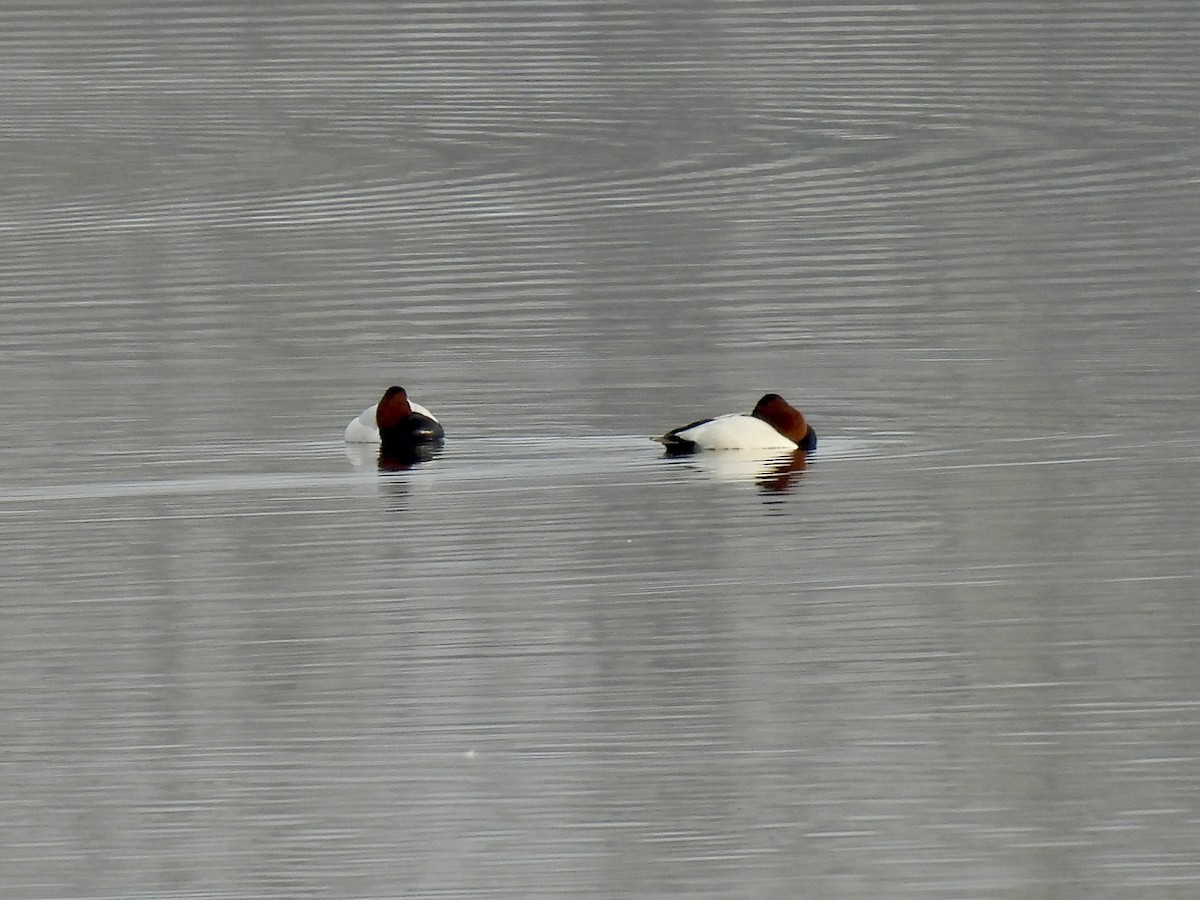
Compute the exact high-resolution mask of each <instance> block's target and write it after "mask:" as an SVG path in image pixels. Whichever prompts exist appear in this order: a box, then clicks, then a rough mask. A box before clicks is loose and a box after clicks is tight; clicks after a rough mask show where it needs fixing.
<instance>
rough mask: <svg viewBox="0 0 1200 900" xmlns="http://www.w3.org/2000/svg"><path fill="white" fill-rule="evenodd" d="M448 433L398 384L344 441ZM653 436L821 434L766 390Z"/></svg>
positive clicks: (803, 437) (750, 438)
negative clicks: (748, 407) (741, 405)
mask: <svg viewBox="0 0 1200 900" xmlns="http://www.w3.org/2000/svg"><path fill="white" fill-rule="evenodd" d="M445 437H446V432H445V429H443V428H442V423H441V422H439V421H438V419H437V416H435V415H434V414H433V413H431V412H430V411H429V410H427V409H426V408H425V407H424V406H422V405H421V404H419V403H414V402H413V401H411V400H409V399H408V392H407V391H405V390H404V388H402V387H400V386H398V385H392V386H391V387H390V388H388V389H387V390H386V391H385V392H384V394H383V397H382V398H380V400H379V402H378V403H376V404H375V405H374V406H368V407H367V408H366V409H364V410H363V411H362V413H361V414H360V415H357V416H355V417H354V418H353V419H351V420H350V424H349V425H347V426H346V441H347V442H349V443H352V444H379V445H380V449H381V450H382V452H383V453H385V454H387V453H396V452H406V451H412V450H413V449H415V448H420V447H426V446H429V445H431V444H438V443H440V442H441V441H442V440H443V439H444V438H445ZM654 440H656V441H658V442H659V443H661V444H663V445H664V446H665V447H666V448H667V453H668V454H671V455H683V454H687V453H695V452H696V451H697V450H779V451H780V452H795V451H797V450H800V451H803V452H804V453H811V452H812V451H813V450H816V449H817V433H816V432H815V431H813V430H812V426H810V425H809V424H808V423H807V422H805V421H804V416H803V415H802V414H801V412H800V410H798V409H796V408H795V407H794V406H792V405H790V404H789V403H788V402H787V401H786V400H784V399H783V398H782V397H780V396H779V395H778V394H767V395H765V396H764V397H763V398H762V399H761V400H759V401H758V403H756V404H755V405H754V409H753V410H752V411H751V413H750V415H748V416H746V415H742V414H741V413H729V414H727V415H723V416H716V417H715V418H712V419H700V420H699V421H697V422H692V423H691V424H690V425H684V426H682V427H680V428H675V429H672V430H671V431H668V432H667V433H666V434H664V435H663V436H662V437H657V438H654Z"/></svg>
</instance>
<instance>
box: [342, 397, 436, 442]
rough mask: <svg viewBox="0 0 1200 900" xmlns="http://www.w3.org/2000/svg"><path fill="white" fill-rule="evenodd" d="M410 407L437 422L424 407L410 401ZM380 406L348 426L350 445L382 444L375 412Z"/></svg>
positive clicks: (366, 412)
mask: <svg viewBox="0 0 1200 900" xmlns="http://www.w3.org/2000/svg"><path fill="white" fill-rule="evenodd" d="M408 405H409V406H410V407H412V411H413V412H415V413H419V414H420V415H422V416H428V417H429V418H431V419H433V421H435V422H437V421H438V417H437V416H435V415H434V414H433V413H431V412H430V411H429V410H427V409H426V408H425V407H423V406H422V405H421V404H420V403H413V402H412V401H411V400H409V401H408ZM378 406H379V404H378V403H376V404H374V405H372V406H368V407H367V408H366V409H364V410H363V411H362V412H361V413H359V414H358V415H357V416H355V417H354V418H353V419H351V420H350V424H349V425H347V426H346V436H345V441H346V443H348V444H378V443H380V437H379V425H378V424H376V422H375V410H376V408H378Z"/></svg>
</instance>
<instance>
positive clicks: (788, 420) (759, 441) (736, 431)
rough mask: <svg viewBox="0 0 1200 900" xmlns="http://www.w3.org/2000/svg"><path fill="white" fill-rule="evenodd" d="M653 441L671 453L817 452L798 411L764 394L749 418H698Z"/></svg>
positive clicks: (735, 415)
mask: <svg viewBox="0 0 1200 900" xmlns="http://www.w3.org/2000/svg"><path fill="white" fill-rule="evenodd" d="M654 440H656V441H658V442H659V443H661V444H663V445H665V446H666V448H667V452H668V453H671V454H683V453H695V452H696V451H697V450H780V451H786V450H797V449H799V450H803V451H804V452H806V453H811V452H812V451H813V450H816V449H817V433H816V432H815V431H813V430H812V428H811V427H810V426H809V424H808V423H807V422H805V421H804V416H803V415H802V414H801V412H800V410H798V409H796V408H795V407H794V406H792V405H790V404H789V403H788V402H787V401H786V400H784V399H783V398H782V397H780V396H779V395H778V394H766V395H765V396H763V398H762V399H761V400H759V401H758V403H756V404H754V409H753V411H752V412H751V413H750V415H748V416H744V415H742V414H740V413H730V414H728V415H724V416H717V417H716V418H713V419H701V420H700V421H699V422H693V423H692V424H690V425H684V426H683V427H682V428H676V429H674V430H672V431H668V432H667V433H666V434H664V435H663V436H662V437H659V438H655V439H654Z"/></svg>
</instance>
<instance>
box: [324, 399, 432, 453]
mask: <svg viewBox="0 0 1200 900" xmlns="http://www.w3.org/2000/svg"><path fill="white" fill-rule="evenodd" d="M445 436H446V432H445V430H444V429H443V428H442V423H441V422H439V421H438V420H437V416H435V415H434V414H433V413H431V412H430V411H429V410H427V409H426V408H425V407H423V406H422V405H421V404H420V403H413V402H412V401H411V400H409V399H408V393H407V392H406V391H405V390H404V388H402V387H400V386H399V385H392V386H391V387H390V388H388V389H387V390H386V391H384V393H383V397H381V398H380V400H379V402H378V403H376V404H375V405H374V406H368V407H367V408H366V409H364V410H363V411H362V413H361V414H360V415H357V416H355V417H354V418H353V419H351V420H350V424H349V425H347V426H346V438H345V439H346V441H347V442H348V443H351V444H379V445H380V446H381V448H382V449H383V451H384V452H387V451H389V450H397V449H402V448H408V447H414V446H417V445H419V444H432V443H436V442H438V441H440V440H442V439H443V438H444V437H445Z"/></svg>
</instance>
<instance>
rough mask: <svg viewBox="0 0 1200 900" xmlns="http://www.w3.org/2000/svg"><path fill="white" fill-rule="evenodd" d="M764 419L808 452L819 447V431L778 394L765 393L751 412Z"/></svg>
mask: <svg viewBox="0 0 1200 900" xmlns="http://www.w3.org/2000/svg"><path fill="white" fill-rule="evenodd" d="M750 415H752V416H754V418H756V419H762V420H763V421H764V422H766V423H767V424H768V425H770V426H771V427H772V428H774V429H775V430H776V431H778V432H779V433H780V434H782V435H783V436H784V437H785V438H787V439H788V440H789V441H795V442H796V445H797V446H798V447H799V448H800V449H801V450H803V451H805V452H806V453H811V452H812V451H813V450H815V449H817V433H816V432H815V431H813V430H812V427H811V426H810V425H809V424H808V423H807V422H805V421H804V414H803V413H801V412H800V410H798V409H796V407H794V406H792V405H791V404H790V403H788V402H787V401H786V400H784V399H783V398H782V397H780V396H779V395H778V394H764V395H763V397H762V399H761V400H759V401H758V402H757V403H756V404H754V410H753V412H751V413H750Z"/></svg>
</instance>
